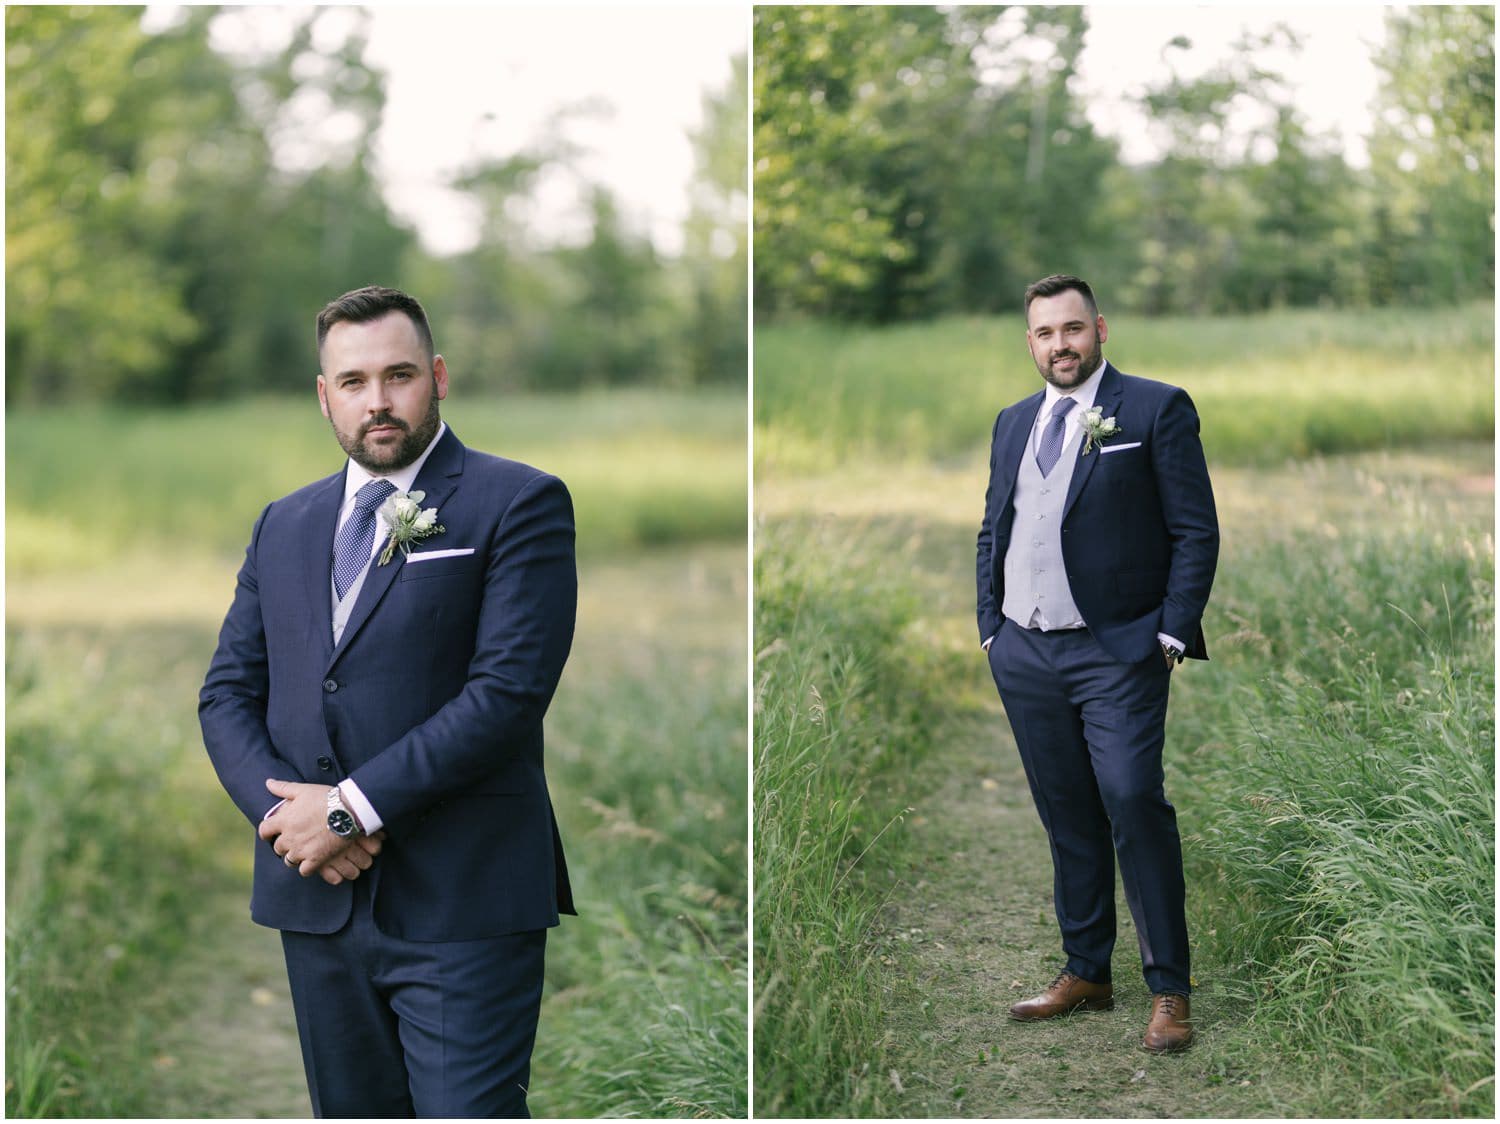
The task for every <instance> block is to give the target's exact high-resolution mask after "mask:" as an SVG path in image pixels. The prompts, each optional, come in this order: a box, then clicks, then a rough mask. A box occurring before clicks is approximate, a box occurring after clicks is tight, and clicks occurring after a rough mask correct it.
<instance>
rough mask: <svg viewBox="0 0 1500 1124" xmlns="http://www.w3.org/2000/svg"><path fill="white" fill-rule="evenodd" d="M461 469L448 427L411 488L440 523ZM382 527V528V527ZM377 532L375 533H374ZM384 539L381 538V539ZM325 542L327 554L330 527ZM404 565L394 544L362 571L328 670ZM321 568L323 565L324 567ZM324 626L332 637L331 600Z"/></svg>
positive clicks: (461, 459)
mask: <svg viewBox="0 0 1500 1124" xmlns="http://www.w3.org/2000/svg"><path fill="white" fill-rule="evenodd" d="M463 471H464V447H463V445H462V444H461V443H460V442H459V440H458V438H457V437H456V436H455V435H454V433H453V429H452V427H449V429H448V431H447V432H446V433H444V434H443V439H442V440H441V441H439V442H438V444H437V448H435V449H433V450H432V455H431V456H429V457H428V458H427V463H426V464H424V465H423V466H422V471H421V472H419V473H418V474H417V479H416V481H415V482H414V483H413V484H412V491H414V492H425V493H426V495H424V496H423V497H422V506H423V507H424V508H425V507H435V508H437V509H438V513H439V518H438V521H439V522H442V505H443V504H444V502H446V501H447V499H448V497H449V496H450V495H452V494H453V489H454V488H456V487H458V478H459V477H460V476H462V475H463ZM382 529H383V528H382ZM377 533H378V532H377ZM382 542H384V540H382ZM327 543H328V544H329V546H328V552H329V554H330V557H331V551H332V543H333V530H332V527H331V526H330V528H329V531H328V539H327ZM405 564H406V555H405V554H404V553H402V551H401V549H400V548H399V547H398V548H397V549H396V552H395V555H394V557H392V558H391V560H390V561H389V562H387V563H386V564H385V565H384V566H382V565H380V559H379V557H378V555H377V557H376V559H375V561H374V562H372V563H371V564H370V569H369V570H368V571H366V573H365V584H364V585H363V586H361V587H360V591H359V596H358V597H356V598H355V601H354V609H353V610H352V611H351V612H350V614H349V623H348V624H346V625H345V626H344V634H343V636H342V637H341V638H340V639H339V644H338V647H337V648H334V649H333V656H332V658H331V659H330V660H329V664H328V666H329V668H330V669H331V668H332V667H333V665H334V664H335V663H337V662H338V659H339V657H340V656H341V655H343V654H344V652H345V651H346V650H347V649H348V647H349V643H350V641H352V640H353V639H354V637H355V636H356V635H357V634H358V633H359V630H360V629H361V628H362V627H364V623H365V621H367V620H369V619H370V614H371V613H373V612H374V611H375V606H377V605H379V604H380V601H381V599H382V598H383V597H384V596H385V595H386V592H387V591H388V590H389V589H390V588H391V583H392V582H393V581H395V580H396V575H397V574H398V573H399V572H400V570H401V567H402V566H404V565H405ZM324 568H325V570H326V569H327V567H326V566H325V567H324ZM329 580H330V579H329V578H328V575H327V574H326V573H325V574H324V575H323V585H324V596H323V600H324V601H325V602H328V600H329V596H330V594H329V593H328V588H327V587H328V582H329ZM327 612H328V628H327V629H325V631H324V635H326V636H328V637H329V638H330V639H332V636H333V618H332V608H331V603H330V607H329V609H328V611H327Z"/></svg>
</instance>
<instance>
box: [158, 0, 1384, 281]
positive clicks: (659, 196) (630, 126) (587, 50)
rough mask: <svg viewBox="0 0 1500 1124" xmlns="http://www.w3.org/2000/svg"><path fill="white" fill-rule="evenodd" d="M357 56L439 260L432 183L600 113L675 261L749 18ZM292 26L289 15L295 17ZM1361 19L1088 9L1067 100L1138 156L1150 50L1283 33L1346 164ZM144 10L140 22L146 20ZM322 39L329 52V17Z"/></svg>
mask: <svg viewBox="0 0 1500 1124" xmlns="http://www.w3.org/2000/svg"><path fill="white" fill-rule="evenodd" d="M370 9H371V12H372V19H373V23H372V34H371V41H370V48H369V53H368V55H367V58H368V60H369V61H370V62H372V63H374V64H376V65H378V66H379V67H381V68H382V69H383V70H384V71H385V72H386V74H387V98H388V100H387V105H386V114H385V121H384V124H383V127H382V129H381V132H380V135H379V137H378V140H377V156H378V160H379V169H380V172H381V175H382V178H383V179H384V181H385V183H386V196H387V199H388V201H389V202H390V204H391V206H392V208H393V209H394V210H395V211H396V212H397V213H398V214H399V215H401V216H402V217H404V218H406V219H407V220H409V221H410V222H412V223H413V224H415V225H416V226H417V228H418V230H419V231H420V233H421V236H422V239H423V241H424V243H425V244H426V245H427V246H428V248H429V249H430V250H433V251H435V252H439V253H450V252H455V251H460V250H463V249H466V248H468V247H469V246H471V245H472V243H473V241H474V238H475V235H476V230H475V222H476V214H475V211H474V209H473V208H472V206H471V205H470V204H469V203H468V201H467V200H466V199H465V198H464V197H463V196H461V195H459V194H458V193H456V192H452V191H450V190H447V189H446V188H444V186H443V182H444V180H446V179H447V178H449V177H451V176H452V175H453V174H455V173H457V172H459V171H460V170H461V169H463V168H464V167H465V166H466V165H468V164H470V163H471V162H472V161H474V160H475V159H476V158H479V157H481V156H486V155H488V156H495V157H504V156H508V155H511V154H514V153H515V152H517V151H519V150H522V149H524V148H526V147H528V146H530V145H532V144H534V143H536V142H537V141H542V140H545V139H547V132H548V128H549V122H550V121H552V120H553V119H554V118H555V115H556V114H557V113H558V112H559V111H560V110H564V109H566V108H568V107H572V106H579V105H582V104H584V103H588V102H592V103H594V104H596V105H598V106H601V107H602V109H601V110H600V111H599V112H597V113H593V114H585V115H581V116H575V117H573V118H571V119H570V120H569V123H568V124H567V126H566V136H567V138H568V139H569V140H571V141H572V142H573V143H575V144H576V145H577V146H579V147H580V148H582V149H583V150H585V152H586V153H587V155H586V156H585V158H584V159H583V160H582V171H583V173H584V174H585V176H586V177H587V178H589V179H592V180H594V181H597V182H600V183H603V184H604V185H605V186H607V187H608V188H609V189H610V190H611V191H613V192H614V193H615V195H616V197H617V198H618V199H619V200H620V203H621V205H622V207H623V208H624V210H625V212H626V214H627V216H628V218H629V219H630V220H631V221H632V222H633V223H634V225H635V227H636V229H638V230H642V231H645V232H648V233H649V234H650V235H651V237H652V240H653V241H654V242H655V244H656V246H657V247H658V249H659V250H661V251H663V252H666V253H674V252H676V251H677V250H678V249H679V248H680V246H681V223H682V221H683V219H684V218H685V217H686V215H687V211H688V186H689V183H690V181H691V179H692V175H693V157H692V148H691V143H690V140H689V136H690V134H691V133H692V131H694V130H696V128H697V127H698V125H699V123H700V120H701V110H702V104H703V98H704V95H705V94H706V93H709V92H717V91H719V90H722V89H723V88H724V86H725V84H726V83H727V81H728V79H729V74H730V59H731V58H732V57H733V56H734V55H736V54H740V53H748V51H749V44H750V18H751V16H750V8H749V6H748V5H746V4H740V3H687V4H678V5H676V6H672V7H635V6H622V5H610V6H588V5H555V6H553V7H548V8H541V7H513V6H498V7H495V6H487V7H423V8H420V9H418V8H414V7H409V6H404V5H403V6H386V5H372V6H370ZM288 10H289V9H286V8H281V9H277V8H274V7H267V8H241V9H231V11H232V12H234V15H232V16H226V17H224V19H223V23H224V25H225V27H226V28H227V29H231V30H226V32H225V34H224V35H223V36H222V38H223V40H224V42H221V43H220V44H218V45H220V46H221V47H222V48H224V49H235V48H239V47H245V48H247V49H248V48H250V47H253V44H254V42H255V40H256V39H260V40H261V41H262V43H263V44H264V43H268V44H272V45H275V44H276V40H277V38H278V31H277V29H278V28H284V27H285V26H286V25H287V19H286V14H287V12H288ZM295 10H298V11H305V9H295ZM1387 10H1388V9H1386V8H1381V7H1378V6H1373V5H1326V4H1325V5H1304V6H1302V7H1297V8H1287V7H1264V6H1257V7H1235V6H1226V5H1189V4H1179V5H1172V6H1157V5H1152V6H1146V5H1139V4H1120V3H1102V4H1094V5H1089V17H1090V23H1091V26H1090V30H1089V33H1088V37H1087V39H1086V40H1085V48H1084V51H1083V54H1082V57H1081V59H1080V74H1079V83H1080V84H1079V87H1078V93H1079V94H1080V95H1081V96H1083V97H1084V98H1085V99H1086V102H1087V104H1088V106H1089V109H1088V112H1089V116H1090V118H1091V119H1092V120H1093V122H1094V124H1095V126H1096V128H1098V129H1099V130H1100V131H1101V132H1103V133H1105V134H1107V135H1109V136H1112V137H1114V138H1116V139H1117V140H1119V141H1120V143H1121V146H1122V152H1123V155H1124V157H1125V159H1126V160H1129V161H1132V162H1135V161H1142V160H1147V159H1150V158H1152V157H1153V156H1155V155H1156V154H1157V153H1156V150H1155V148H1154V146H1153V143H1152V130H1151V128H1150V125H1149V122H1147V121H1146V120H1145V118H1144V117H1143V116H1142V115H1141V114H1140V113H1139V112H1138V111H1137V110H1135V109H1133V108H1132V107H1131V106H1130V104H1129V102H1128V100H1127V98H1128V96H1129V95H1138V94H1140V93H1141V92H1142V91H1143V90H1144V89H1145V87H1146V85H1147V84H1149V83H1152V82H1155V81H1159V80H1160V79H1161V78H1163V77H1164V76H1165V75H1166V74H1167V69H1166V64H1165V63H1164V62H1163V61H1162V47H1163V46H1164V45H1165V44H1166V42H1167V41H1168V40H1169V39H1171V38H1172V37H1174V36H1177V35H1183V36H1186V37H1187V38H1188V39H1190V40H1191V41H1192V44H1193V49H1192V50H1191V51H1174V52H1172V57H1173V59H1174V63H1175V65H1176V66H1177V67H1178V68H1179V70H1180V71H1181V72H1182V73H1183V74H1184V75H1186V76H1194V75H1197V74H1199V73H1201V72H1202V71H1203V70H1205V69H1207V68H1208V67H1209V66H1211V65H1213V64H1214V63H1216V62H1218V61H1220V60H1222V59H1224V58H1226V57H1227V56H1228V53H1229V47H1230V44H1231V43H1232V42H1233V41H1234V40H1235V39H1236V38H1237V37H1238V36H1239V35H1240V33H1241V32H1242V31H1243V30H1245V29H1247V28H1249V29H1252V30H1256V31H1263V30H1266V29H1268V28H1269V27H1270V26H1271V25H1272V24H1273V23H1275V22H1277V21H1282V22H1285V23H1287V24H1288V25H1290V26H1291V27H1292V28H1293V29H1294V30H1296V31H1297V32H1299V33H1300V34H1301V35H1302V37H1303V39H1304V47H1303V51H1302V53H1301V55H1300V57H1294V56H1290V55H1285V56H1280V57H1272V56H1269V55H1267V56H1265V57H1263V59H1262V61H1263V62H1267V63H1270V64H1272V65H1273V66H1274V67H1275V68H1277V69H1279V70H1281V71H1282V72H1283V73H1285V74H1286V75H1287V76H1288V78H1289V79H1290V80H1291V82H1292V84H1293V88H1294V89H1295V90H1296V91H1297V93H1296V100H1297V104H1298V106H1299V107H1300V108H1301V109H1302V110H1303V112H1304V114H1305V116H1306V118H1307V121H1308V124H1309V125H1310V126H1311V128H1312V129H1313V130H1314V131H1317V132H1322V131H1330V130H1331V131H1334V132H1336V133H1337V135H1338V136H1339V137H1340V139H1341V140H1342V142H1343V144H1344V148H1345V152H1346V154H1347V155H1348V157H1349V158H1350V159H1351V160H1352V161H1354V162H1356V163H1362V162H1364V159H1365V151H1364V144H1363V141H1362V139H1361V138H1362V137H1363V135H1364V134H1366V133H1368V131H1369V129H1370V127H1371V120H1372V119H1371V113H1370V105H1371V103H1372V101H1373V99H1374V97H1375V93H1376V89H1377V76H1376V72H1375V68H1374V66H1373V64H1372V62H1371V56H1372V54H1373V51H1374V49H1375V47H1376V46H1378V44H1379V43H1380V42H1381V41H1382V39H1383V20H1384V13H1385V12H1386V11H1387ZM168 11H170V9H159V8H157V9H152V11H151V12H148V17H147V18H148V21H149V20H151V19H152V18H153V17H154V14H155V13H157V12H168ZM325 20H326V21H327V22H328V25H329V31H328V34H329V35H331V36H333V37H335V38H336V37H337V34H338V33H337V24H338V18H337V16H336V15H335V13H333V12H329V13H328V14H327V15H325V16H324V17H323V19H320V21H319V23H320V24H322V23H323V22H324V21H325ZM305 120H308V121H309V123H310V124H311V125H312V127H311V128H309V129H307V130H306V132H301V133H299V134H298V135H295V136H292V137H291V139H290V140H289V142H288V145H287V148H286V152H287V153H288V155H289V158H290V159H293V160H295V159H298V158H299V157H298V155H297V149H298V148H299V147H300V148H301V149H302V150H303V152H304V153H305V158H307V159H316V158H317V151H318V145H320V144H321V143H323V142H322V141H319V140H318V139H317V137H319V136H321V137H323V138H329V137H332V136H336V135H337V129H338V124H339V123H338V121H337V120H336V119H331V118H330V119H321V118H319V116H318V112H317V110H316V108H314V109H313V111H312V112H311V113H310V114H309V115H308V117H307V118H305ZM578 187H579V184H578V182H577V181H576V180H575V179H570V178H568V177H554V178H552V179H549V180H544V181H543V182H542V184H541V187H540V190H539V192H538V196H539V199H538V204H537V206H536V207H535V208H534V209H533V211H531V212H530V213H528V214H527V215H526V220H527V226H528V229H530V230H533V231H535V232H536V235H537V238H538V240H540V241H544V242H550V241H555V240H559V239H570V238H574V237H582V236H584V235H585V234H586V223H585V221H584V216H583V213H582V211H581V209H580V207H579V205H578V204H579V196H578V191H577V189H578Z"/></svg>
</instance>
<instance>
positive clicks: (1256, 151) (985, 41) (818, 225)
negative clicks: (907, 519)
mask: <svg viewBox="0 0 1500 1124" xmlns="http://www.w3.org/2000/svg"><path fill="white" fill-rule="evenodd" d="M1386 19H1387V29H1388V31H1387V42H1386V45H1385V47H1384V48H1383V50H1382V51H1381V52H1380V54H1379V55H1378V57H1377V63H1378V65H1379V67H1380V70H1381V74H1382V79H1383V88H1382V93H1381V107H1382V110H1383V112H1382V113H1381V116H1380V118H1379V122H1378V124H1377V127H1376V132H1375V134H1374V135H1373V136H1372V137H1371V138H1370V153H1371V162H1370V166H1369V167H1368V168H1356V167H1354V166H1352V165H1350V164H1349V163H1348V162H1347V161H1346V160H1345V158H1344V157H1343V155H1342V154H1341V153H1340V151H1339V149H1338V147H1337V144H1336V143H1335V141H1334V140H1333V138H1331V137H1328V136H1323V135H1319V134H1317V133H1314V132H1313V131H1311V130H1310V129H1309V127H1308V124H1307V121H1306V118H1305V116H1304V114H1303V113H1302V112H1301V110H1300V109H1299V107H1298V105H1297V102H1296V96H1295V91H1294V90H1293V89H1292V88H1291V87H1290V86H1289V84H1288V83H1287V82H1286V80H1285V78H1284V77H1283V76H1282V75H1281V74H1279V73H1277V72H1276V71H1275V70H1274V69H1271V68H1270V67H1269V66H1268V65H1267V63H1266V61H1265V60H1267V59H1268V58H1270V57H1271V52H1272V50H1273V49H1275V50H1282V51H1288V50H1289V51H1292V52H1295V51H1296V50H1298V49H1299V48H1300V43H1299V41H1298V40H1297V38H1296V36H1295V35H1294V34H1293V33H1292V32H1291V31H1289V30H1287V29H1286V28H1285V27H1284V26H1279V25H1278V26H1277V27H1276V28H1274V29H1273V30H1272V31H1270V32H1269V33H1267V34H1263V35H1246V36H1244V37H1243V38H1242V39H1241V40H1240V41H1239V42H1238V43H1236V44H1235V45H1234V46H1233V47H1232V48H1231V50H1230V52H1229V54H1228V56H1227V57H1225V58H1223V59H1221V60H1219V61H1218V62H1217V63H1216V64H1215V65H1213V66H1211V67H1210V68H1209V69H1207V70H1206V71H1203V72H1202V73H1198V74H1197V76H1195V77H1191V78H1189V77H1185V76H1184V73H1183V68H1182V63H1183V62H1184V61H1185V58H1186V56H1187V54H1188V53H1189V52H1190V51H1191V50H1192V47H1193V44H1192V43H1191V42H1190V41H1189V40H1188V39H1187V38H1185V37H1183V36H1178V37H1176V38H1174V39H1172V40H1171V41H1170V42H1168V43H1167V44H1166V45H1165V46H1164V47H1163V49H1162V58H1163V61H1164V62H1165V63H1166V65H1167V75H1166V77H1165V78H1163V79H1160V80H1158V81H1156V82H1155V83H1154V84H1153V85H1150V86H1148V87H1147V88H1146V89H1145V90H1144V91H1143V92H1142V93H1141V94H1140V95H1139V102H1140V105H1141V108H1142V109H1143V110H1144V111H1145V113H1146V115H1147V117H1148V120H1149V122H1150V126H1149V127H1150V128H1151V130H1152V131H1153V133H1154V134H1155V136H1156V139H1157V140H1158V142H1159V144H1160V150H1161V152H1162V156H1161V157H1160V158H1159V159H1157V160H1156V161H1154V162H1152V163H1148V164H1145V165H1140V166H1128V165H1124V164H1122V163H1121V162H1120V159H1119V154H1118V151H1117V148H1116V145H1115V143H1114V142H1113V141H1112V140H1110V139H1108V138H1104V137H1100V136H1098V135H1096V134H1095V133H1094V132H1093V130H1092V128H1091V127H1090V126H1089V124H1088V121H1087V119H1086V117H1085V112H1084V111H1085V108H1086V106H1085V104H1084V103H1083V101H1082V100H1081V98H1080V97H1079V95H1078V94H1077V93H1076V92H1075V89H1074V88H1075V87H1076V83H1075V82H1072V79H1073V77H1074V75H1075V73H1076V69H1077V62H1078V57H1079V54H1080V52H1081V50H1082V47H1083V40H1084V35H1085V32H1086V31H1087V29H1088V24H1087V9H1086V8H1079V7H1065V8H1064V7H1058V8H1052V7H1043V6H1024V7H1023V6H1014V7H1012V6H986V7H977V6H976V7H955V8H936V7H925V6H923V7H863V6H860V7H819V6H805V7H765V8H759V9H757V10H756V15H755V46H754V50H755V107H754V130H755V131H754V143H755V181H754V183H755V210H754V221H755V231H756V254H755V310H756V314H757V316H758V317H760V318H762V319H773V318H778V317H779V318H785V317H787V316H789V315H794V314H795V315H813V316H826V317H834V318H839V319H850V320H869V321H877V322H886V321H892V320H899V319H907V318H915V317H928V316H934V315H940V314H943V313H950V312H993V311H995V310H996V309H1003V310H1007V311H1008V310H1010V309H1011V308H1013V307H1014V306H1015V304H1016V303H1017V302H1018V301H1019V297H1020V293H1021V291H1022V290H1023V289H1024V287H1025V285H1026V284H1027V283H1028V282H1029V281H1031V280H1033V279H1035V278H1037V277H1040V276H1042V275H1044V274H1047V273H1052V272H1057V271H1065V272H1072V273H1078V274H1080V275H1083V276H1086V277H1089V278H1090V279H1091V280H1092V281H1093V282H1094V284H1095V287H1096V288H1097V289H1098V290H1099V291H1100V293H1101V295H1104V296H1105V299H1106V300H1107V302H1108V303H1109V305H1110V307H1114V308H1124V309H1129V310H1131V311H1137V312H1147V313H1153V314H1169V313H1200V314H1201V313H1222V312H1231V311H1259V310H1266V309H1274V308H1280V307H1288V306H1294V307H1295V306H1328V305H1351V306H1369V305H1387V304H1393V303H1402V304H1421V305H1432V304H1437V303H1442V302H1450V301H1455V300H1466V299H1473V298H1479V297H1487V296H1490V295H1492V294H1493V291H1494V222H1493V213H1494V135H1493V128H1494V10H1493V8H1489V7H1463V8H1459V7H1411V8H1401V9H1395V8H1393V9H1391V11H1390V12H1389V13H1388V14H1387V17H1386ZM1247 110H1250V111H1255V112H1254V113H1253V114H1252V115H1253V116H1255V117H1258V119H1259V122H1260V123H1259V124H1258V125H1256V126H1254V127H1252V129H1251V131H1250V132H1249V133H1248V134H1247V133H1245V132H1243V131H1241V130H1239V128H1238V126H1236V128H1234V129H1232V128H1231V127H1230V122H1231V119H1232V118H1233V119H1234V120H1235V121H1236V122H1238V121H1239V120H1241V119H1243V118H1244V116H1245V111H1247Z"/></svg>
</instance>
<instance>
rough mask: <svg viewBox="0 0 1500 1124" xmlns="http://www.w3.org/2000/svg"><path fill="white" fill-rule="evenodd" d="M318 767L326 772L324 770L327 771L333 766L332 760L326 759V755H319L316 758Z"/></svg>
mask: <svg viewBox="0 0 1500 1124" xmlns="http://www.w3.org/2000/svg"><path fill="white" fill-rule="evenodd" d="M318 768H320V769H322V770H323V771H324V772H325V773H326V772H328V771H329V770H330V769H332V768H333V762H332V761H330V760H329V759H328V758H326V757H319V758H318Z"/></svg>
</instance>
